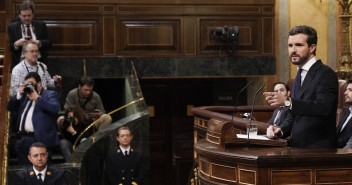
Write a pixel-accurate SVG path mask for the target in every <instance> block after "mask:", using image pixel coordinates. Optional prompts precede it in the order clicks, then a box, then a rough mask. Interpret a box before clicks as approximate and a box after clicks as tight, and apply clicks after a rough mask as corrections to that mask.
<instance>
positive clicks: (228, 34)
mask: <svg viewBox="0 0 352 185" xmlns="http://www.w3.org/2000/svg"><path fill="white" fill-rule="evenodd" d="M238 34H239V30H238V26H233V27H227V26H224V27H218V28H216V29H215V30H214V31H213V34H212V37H213V38H215V39H221V40H224V41H237V38H238Z"/></svg>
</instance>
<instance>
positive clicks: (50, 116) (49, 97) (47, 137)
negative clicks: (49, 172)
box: [7, 72, 60, 164]
mask: <svg viewBox="0 0 352 185" xmlns="http://www.w3.org/2000/svg"><path fill="white" fill-rule="evenodd" d="M24 79H25V80H24V85H23V84H21V85H20V87H19V89H18V93H17V94H15V95H14V96H12V97H11V99H10V101H9V103H8V104H7V110H9V111H11V112H17V115H18V117H17V119H16V121H17V123H16V125H15V131H17V136H18V138H17V141H16V144H15V150H16V156H17V160H18V162H19V163H20V164H30V162H29V161H28V158H27V155H28V149H29V147H30V146H31V144H33V143H35V142H42V143H44V144H45V145H46V146H47V147H49V148H48V151H49V153H50V151H51V149H53V148H54V147H56V146H58V145H59V144H60V140H59V136H58V134H57V129H56V125H55V118H56V116H57V113H58V112H59V109H60V103H59V100H58V95H57V93H56V92H55V91H52V90H45V89H44V88H43V87H42V85H41V79H40V76H39V75H38V73H36V72H30V73H28V74H27V75H26V76H25V78H24Z"/></svg>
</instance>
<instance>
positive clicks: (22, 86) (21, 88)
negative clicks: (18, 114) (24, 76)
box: [18, 84, 24, 96]
mask: <svg viewBox="0 0 352 185" xmlns="http://www.w3.org/2000/svg"><path fill="white" fill-rule="evenodd" d="M18 92H19V93H20V95H21V96H22V95H23V93H24V84H20V87H18Z"/></svg>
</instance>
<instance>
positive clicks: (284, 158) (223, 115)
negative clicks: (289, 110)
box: [192, 106, 352, 185]
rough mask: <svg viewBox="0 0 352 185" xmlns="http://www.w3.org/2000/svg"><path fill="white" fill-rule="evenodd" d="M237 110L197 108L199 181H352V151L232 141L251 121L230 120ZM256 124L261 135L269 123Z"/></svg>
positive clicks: (266, 184)
mask: <svg viewBox="0 0 352 185" xmlns="http://www.w3.org/2000/svg"><path fill="white" fill-rule="evenodd" d="M232 111H233V108H232V109H231V107H213V106H208V107H195V108H193V109H192V112H193V113H194V115H195V118H194V121H195V122H194V124H195V125H194V129H195V132H194V133H195V136H194V141H195V142H194V159H195V163H196V165H198V169H199V170H198V177H199V178H198V180H199V184H201V185H203V184H207V185H209V184H211V185H213V184H214V185H215V184H241V185H242V184H243V185H250V184H253V185H276V184H329V185H336V184H352V150H349V149H300V148H291V147H287V146H285V144H286V143H285V142H282V141H274V142H276V143H275V144H273V143H271V144H268V143H255V142H251V144H250V147H244V145H243V144H241V142H239V144H233V143H236V142H237V141H236V137H235V136H236V134H239V133H244V129H245V128H246V127H245V125H246V124H247V123H248V121H249V120H245V119H243V118H240V117H235V118H233V121H231V120H232V116H231V112H232ZM256 124H258V128H259V134H263V133H265V129H266V128H267V127H268V126H269V125H268V124H266V123H264V122H259V121H256ZM268 142H269V141H268ZM231 143H232V144H231Z"/></svg>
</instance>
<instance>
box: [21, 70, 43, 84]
mask: <svg viewBox="0 0 352 185" xmlns="http://www.w3.org/2000/svg"><path fill="white" fill-rule="evenodd" d="M30 78H34V80H35V81H36V82H37V83H38V82H41V81H42V80H41V78H40V76H39V74H38V73H37V72H29V73H28V74H27V75H26V76H25V77H24V80H27V79H30Z"/></svg>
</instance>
